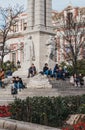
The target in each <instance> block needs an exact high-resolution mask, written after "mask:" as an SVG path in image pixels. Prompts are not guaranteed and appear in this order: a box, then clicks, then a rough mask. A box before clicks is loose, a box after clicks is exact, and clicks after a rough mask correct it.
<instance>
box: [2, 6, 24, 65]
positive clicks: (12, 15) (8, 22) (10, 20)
mask: <svg viewBox="0 0 85 130" xmlns="http://www.w3.org/2000/svg"><path fill="white" fill-rule="evenodd" d="M22 12H23V7H22V6H20V7H19V6H18V5H16V6H14V7H8V8H2V7H0V46H1V47H0V57H1V66H2V64H3V60H4V56H5V55H7V54H8V53H10V52H11V51H12V50H11V49H10V48H7V46H6V42H7V40H8V39H11V38H12V35H9V32H10V31H13V27H14V26H15V25H16V23H17V22H18V20H19V18H18V17H19V15H20V14H21V13H22Z"/></svg>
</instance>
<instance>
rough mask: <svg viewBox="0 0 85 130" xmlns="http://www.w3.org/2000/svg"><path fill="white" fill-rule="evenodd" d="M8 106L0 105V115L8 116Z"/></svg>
mask: <svg viewBox="0 0 85 130" xmlns="http://www.w3.org/2000/svg"><path fill="white" fill-rule="evenodd" d="M9 109H10V106H0V117H10V115H11V114H10V112H9Z"/></svg>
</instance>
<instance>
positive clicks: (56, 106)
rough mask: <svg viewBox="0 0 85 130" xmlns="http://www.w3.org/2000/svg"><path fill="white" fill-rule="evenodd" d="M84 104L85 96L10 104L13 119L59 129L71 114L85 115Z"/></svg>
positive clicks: (31, 100) (29, 98) (43, 98)
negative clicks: (79, 113)
mask: <svg viewBox="0 0 85 130" xmlns="http://www.w3.org/2000/svg"><path fill="white" fill-rule="evenodd" d="M83 104H85V95H83V96H70V97H33V98H31V97H28V98H27V99H26V100H21V99H15V101H14V102H13V103H12V104H10V106H11V109H10V111H11V113H12V115H11V118H12V119H16V120H20V121H27V122H32V123H38V124H42V125H48V126H53V127H59V126H62V124H63V122H64V121H65V120H66V119H67V117H68V115H69V114H76V113H78V112H81V113H83V112H84V113H85V110H81V106H82V105H83ZM84 108H85V105H84ZM84 108H83V109H84ZM80 110H81V111H80Z"/></svg>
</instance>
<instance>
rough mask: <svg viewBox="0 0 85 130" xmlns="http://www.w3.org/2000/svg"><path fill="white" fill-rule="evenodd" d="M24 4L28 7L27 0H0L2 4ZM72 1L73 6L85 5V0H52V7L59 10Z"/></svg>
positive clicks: (0, 4)
mask: <svg viewBox="0 0 85 130" xmlns="http://www.w3.org/2000/svg"><path fill="white" fill-rule="evenodd" d="M16 3H18V4H20V5H24V7H25V9H26V3H27V0H0V6H5V7H6V6H8V5H10V6H11V5H12V6H13V5H16ZM69 3H71V4H72V5H73V6H79V7H85V0H52V8H53V9H54V10H57V11H61V10H63V9H64V8H65V7H67V6H68V5H69Z"/></svg>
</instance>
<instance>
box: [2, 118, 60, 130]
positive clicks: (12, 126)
mask: <svg viewBox="0 0 85 130" xmlns="http://www.w3.org/2000/svg"><path fill="white" fill-rule="evenodd" d="M0 129H5V130H60V129H57V128H53V127H47V126H42V125H37V124H33V123H27V122H21V121H16V120H11V119H6V118H5V119H3V118H0Z"/></svg>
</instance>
